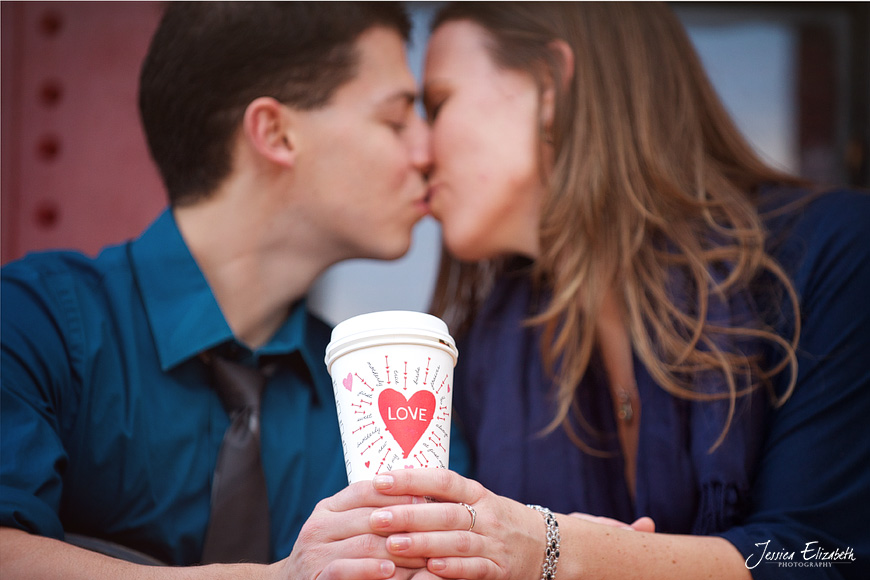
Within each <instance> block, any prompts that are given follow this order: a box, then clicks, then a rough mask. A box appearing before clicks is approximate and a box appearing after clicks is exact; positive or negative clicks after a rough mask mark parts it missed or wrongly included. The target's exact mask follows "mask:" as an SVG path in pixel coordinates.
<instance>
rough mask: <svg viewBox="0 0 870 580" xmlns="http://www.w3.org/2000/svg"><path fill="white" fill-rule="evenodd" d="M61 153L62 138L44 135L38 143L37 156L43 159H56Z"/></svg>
mask: <svg viewBox="0 0 870 580" xmlns="http://www.w3.org/2000/svg"><path fill="white" fill-rule="evenodd" d="M59 155H60V139H58V138H57V136H55V135H44V136H43V137H42V138H41V139H40V140H39V141H38V142H37V144H36V156H37V157H38V158H39V159H41V160H42V161H54V160H55V159H57V158H58V156H59Z"/></svg>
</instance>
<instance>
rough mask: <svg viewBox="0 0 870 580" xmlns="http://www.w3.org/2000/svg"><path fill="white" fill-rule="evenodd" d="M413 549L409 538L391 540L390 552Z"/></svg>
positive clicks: (398, 537)
mask: <svg viewBox="0 0 870 580" xmlns="http://www.w3.org/2000/svg"><path fill="white" fill-rule="evenodd" d="M410 547H411V538H409V537H408V536H393V537H391V538H390V550H393V551H395V552H401V551H403V550H407V549H408V548H410Z"/></svg>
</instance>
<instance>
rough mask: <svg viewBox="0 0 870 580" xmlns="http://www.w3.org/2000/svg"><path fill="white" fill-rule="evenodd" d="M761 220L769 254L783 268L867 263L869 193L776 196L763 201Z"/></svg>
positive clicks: (869, 252) (841, 191)
mask: <svg viewBox="0 0 870 580" xmlns="http://www.w3.org/2000/svg"><path fill="white" fill-rule="evenodd" d="M762 216H764V217H765V223H766V226H767V229H768V232H769V237H770V246H771V247H770V250H771V253H773V254H774V255H775V256H776V257H777V258H779V259H780V260H781V261H782V262H784V265H786V266H788V265H789V263H793V265H794V266H796V267H797V266H798V265H799V263H800V264H805V263H806V260H807V259H810V260H812V261H814V262H815V261H819V260H821V261H830V260H835V259H839V258H841V257H851V258H852V259H854V260H859V261H860V260H861V259H862V256H864V257H865V258H867V259H870V191H863V190H857V189H832V190H827V191H821V192H806V191H788V192H777V193H774V194H772V195H770V196H768V198H767V199H766V200H765V205H763V206H762ZM797 258H800V259H797Z"/></svg>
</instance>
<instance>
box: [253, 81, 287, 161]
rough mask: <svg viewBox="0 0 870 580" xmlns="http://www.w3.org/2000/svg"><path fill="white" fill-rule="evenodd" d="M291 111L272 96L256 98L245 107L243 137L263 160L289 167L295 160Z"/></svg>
mask: <svg viewBox="0 0 870 580" xmlns="http://www.w3.org/2000/svg"><path fill="white" fill-rule="evenodd" d="M289 113H290V111H289V110H288V109H287V107H285V106H284V105H282V104H281V103H280V102H278V101H277V100H275V99H273V98H272V97H258V98H256V99H254V100H253V101H251V102H250V103H249V104H248V107H247V108H246V109H245V116H244V119H243V121H242V128H243V131H244V133H245V137H246V138H247V140H248V142H249V143H250V144H251V146H252V147H253V148H254V149H255V150H256V151H257V152H258V153H259V154H260V155H262V156H263V157H264V158H266V159H268V160H269V161H272V162H274V163H278V164H280V165H284V166H287V167H290V166H292V165H293V163H294V161H295V158H296V150H295V147H294V144H293V138H292V131H291V122H290V114H289Z"/></svg>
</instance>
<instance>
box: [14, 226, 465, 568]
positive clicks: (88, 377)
mask: <svg viewBox="0 0 870 580" xmlns="http://www.w3.org/2000/svg"><path fill="white" fill-rule="evenodd" d="M0 319H2V330H0V336H2V401H0V410H2V418H0V428H2V431H0V440H2V453H0V486H2V487H0V525H4V526H12V527H17V528H21V529H25V530H27V531H29V532H32V533H36V534H41V535H46V536H52V537H55V538H63V536H64V531H66V532H67V533H69V532H76V533H81V534H88V535H94V536H99V537H106V538H110V539H112V540H114V541H117V542H119V543H123V544H126V545H129V546H131V547H134V548H137V549H139V550H141V551H144V552H146V553H149V554H152V555H154V556H156V557H158V558H160V559H162V560H164V561H166V562H170V563H173V564H191V563H195V562H197V561H198V560H199V558H200V555H201V552H202V545H203V541H204V536H205V529H206V525H207V521H208V515H209V497H210V486H211V480H212V473H213V471H214V467H215V462H216V459H217V454H218V449H219V447H220V443H221V440H222V437H223V434H224V431H225V429H226V427H227V425H228V424H229V418H228V417H227V414H226V412H225V411H224V409H223V407H222V406H221V403H220V400H219V399H218V397H217V395H216V394H215V393H214V391H212V389H211V388H210V386H209V383H208V373H207V369H206V368H205V365H204V364H203V363H202V362H201V361H200V360H199V358H198V357H197V355H198V353H200V352H201V351H203V350H206V349H208V348H210V347H213V346H216V345H220V344H222V343H226V342H231V343H232V342H234V341H235V340H234V338H233V334H232V331H231V330H230V328H229V326H228V325H227V322H226V320H225V319H224V317H223V315H222V314H221V311H220V308H219V306H218V304H217V302H216V301H215V298H214V295H213V294H212V292H211V290H210V288H209V286H208V284H207V282H206V280H205V278H204V276H203V274H202V272H201V271H200V270H199V267H198V266H197V264H196V262H195V261H194V259H193V257H192V256H191V254H190V252H189V251H188V248H187V246H186V245H185V243H184V240H183V239H182V237H181V234H180V232H179V231H178V228H177V226H176V224H175V221H174V219H173V216H172V214H171V212H169V211H166V212H164V213H163V214H162V215H161V216H160V217H159V218H158V219H157V221H156V222H155V223H154V224H153V225H152V226H151V227H150V228H149V229H148V230H146V231H145V232H144V234H143V235H142V236H141V237H140V238H139V239H137V240H135V241H132V242H130V243H127V244H122V245H120V246H116V247H112V248H108V249H106V250H104V251H103V252H102V253H101V254H100V255H99V256H98V257H97V258H93V259H92V258H88V257H85V256H83V255H81V254H78V253H72V252H50V253H42V254H33V255H30V256H28V257H26V258H24V259H23V260H20V261H18V262H15V263H12V264H10V265H8V266H6V267H5V268H4V269H3V275H2V318H0ZM328 341H329V327H328V326H326V325H325V324H324V323H322V322H321V321H319V320H318V319H316V318H315V317H314V316H312V315H311V314H309V312H308V310H307V309H306V307H305V304H304V301H303V302H300V303H299V304H297V305H295V306H294V308H293V309H292V311H291V312H290V314H289V317H288V319H287V321H286V322H285V324H284V325H283V326H282V327H281V328H280V330H279V331H278V332H277V333H276V334H275V336H274V337H273V338H272V339H271V340H270V341H269V342H268V344H266V345H264V346H263V347H262V348H260V349H258V350H257V351H256V352H250V351H246V350H244V349H243V353H244V354H246V355H247V356H248V358H249V359H250V360H251V362H254V361H255V360H256V359H257V358H259V357H260V356H264V355H277V354H293V355H294V356H296V357H297V359H296V360H297V363H294V364H292V365H289V366H288V365H285V366H284V367H282V368H281V369H280V370H279V371H278V372H277V373H276V374H275V375H274V376H273V378H272V379H271V380H270V382H269V384H268V386H267V388H266V391H265V394H264V399H263V405H262V418H261V423H262V453H263V458H264V469H265V473H266V482H267V486H268V494H269V505H270V508H271V514H272V515H271V517H272V546H271V553H272V557H273V559H279V558H282V557H284V556H286V555H287V554H289V553H290V551H291V549H292V547H293V543H294V542H295V539H296V536H297V534H298V532H299V529H300V528H301V527H302V524H303V523H304V522H305V520H306V518H307V517H308V516H309V515H310V513H311V511H312V510H313V508H314V506H315V504H316V502H317V501H319V500H320V499H322V498H324V497H326V496H329V495H331V494H333V493H335V492H337V491H339V490H340V489H341V488H343V487H344V486H345V485H347V479H346V475H345V468H344V461H343V458H342V453H341V444H340V441H339V429H338V424H337V418H336V412H335V405H334V402H333V401H334V399H333V394H332V381H331V380H330V378H329V375H328V374H327V371H326V368H325V365H324V363H323V354H324V350H325V347H326V344H327V342H328ZM299 357H301V361H303V362H304V364H298V361H299V360H300V359H299ZM458 451H460V455H461V450H458Z"/></svg>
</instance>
